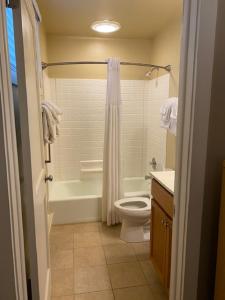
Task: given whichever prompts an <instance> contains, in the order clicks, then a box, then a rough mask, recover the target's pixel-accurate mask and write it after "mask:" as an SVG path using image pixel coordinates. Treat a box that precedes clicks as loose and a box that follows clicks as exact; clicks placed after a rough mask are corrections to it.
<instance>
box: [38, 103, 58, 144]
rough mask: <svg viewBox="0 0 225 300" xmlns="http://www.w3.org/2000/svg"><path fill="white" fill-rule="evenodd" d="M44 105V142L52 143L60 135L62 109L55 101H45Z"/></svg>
mask: <svg viewBox="0 0 225 300" xmlns="http://www.w3.org/2000/svg"><path fill="white" fill-rule="evenodd" d="M41 106H42V121H43V136H44V142H45V143H48V144H52V143H54V142H55V140H56V136H57V135H59V127H58V125H59V122H60V120H61V115H62V111H61V110H60V109H59V108H58V107H57V106H56V105H54V104H53V103H51V102H49V101H44V102H42V104H41Z"/></svg>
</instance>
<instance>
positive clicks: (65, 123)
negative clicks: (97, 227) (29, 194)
mask: <svg viewBox="0 0 225 300" xmlns="http://www.w3.org/2000/svg"><path fill="white" fill-rule="evenodd" d="M50 82H51V88H52V95H53V98H54V100H55V102H56V104H57V105H58V106H59V107H60V108H61V109H62V111H63V116H62V122H61V124H60V136H59V137H58V139H57V142H56V144H55V145H54V146H55V147H54V155H55V157H54V162H53V174H54V176H55V180H74V179H84V178H86V176H85V173H83V172H82V171H81V169H82V166H83V165H84V163H82V164H81V162H82V161H89V165H88V162H86V163H85V165H86V166H87V167H86V168H90V166H91V165H90V161H91V160H92V161H93V160H94V161H96V160H102V159H103V145H104V124H105V121H104V120H105V99H106V80H103V79H59V78H57V79H51V80H50ZM168 95H169V76H168V75H165V76H162V77H161V78H159V79H158V80H157V81H156V80H152V81H146V80H121V97H122V105H121V123H122V126H121V127H122V139H121V142H122V147H121V149H122V170H123V176H124V177H143V176H144V175H145V172H146V171H147V170H148V162H149V161H150V160H151V159H152V157H155V158H156V160H157V162H158V163H160V164H163V165H164V163H165V154H166V131H165V130H164V129H161V128H160V126H159V124H160V115H159V113H158V112H159V109H160V106H161V105H162V103H163V100H164V99H166V98H168ZM95 165H96V162H95V164H94V166H95ZM92 166H93V163H92ZM96 175H97V174H94V177H96Z"/></svg>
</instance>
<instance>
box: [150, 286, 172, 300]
mask: <svg viewBox="0 0 225 300" xmlns="http://www.w3.org/2000/svg"><path fill="white" fill-rule="evenodd" d="M150 288H151V290H152V293H153V295H154V300H168V299H169V295H168V292H167V291H166V289H165V288H164V287H163V286H162V284H161V283H159V284H156V283H155V284H153V285H151V286H150Z"/></svg>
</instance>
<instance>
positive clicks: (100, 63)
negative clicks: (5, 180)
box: [42, 61, 171, 72]
mask: <svg viewBox="0 0 225 300" xmlns="http://www.w3.org/2000/svg"><path fill="white" fill-rule="evenodd" d="M107 64H108V62H107V61H63V62H55V63H45V62H42V70H44V69H46V68H48V67H53V66H66V65H107ZM120 64H121V65H123V66H139V67H149V68H156V69H163V70H166V71H167V72H170V71H171V65H167V66H158V65H152V64H143V63H132V62H125V61H124V62H123V61H122V62H120Z"/></svg>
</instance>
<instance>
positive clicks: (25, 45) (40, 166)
mask: <svg viewBox="0 0 225 300" xmlns="http://www.w3.org/2000/svg"><path fill="white" fill-rule="evenodd" d="M14 2H15V1H14ZM13 14H14V29H15V41H16V60H17V74H18V98H19V111H20V127H21V144H22V146H21V156H22V157H21V159H22V167H21V169H22V182H21V189H22V199H23V216H24V231H25V239H26V250H27V251H26V253H27V260H28V264H27V270H28V276H29V278H30V280H31V292H32V299H33V300H36V299H37V300H45V299H47V298H48V296H49V295H48V294H49V278H50V274H49V272H50V271H49V256H48V222H47V192H46V184H45V174H46V169H45V162H44V146H43V136H42V134H43V133H42V123H41V108H40V90H39V86H40V85H39V74H40V68H39V66H40V61H39V52H38V49H39V47H38V40H37V36H38V34H37V30H38V28H37V27H38V24H37V20H36V14H35V11H34V6H33V2H32V1H31V0H20V1H16V8H14V11H13Z"/></svg>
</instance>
